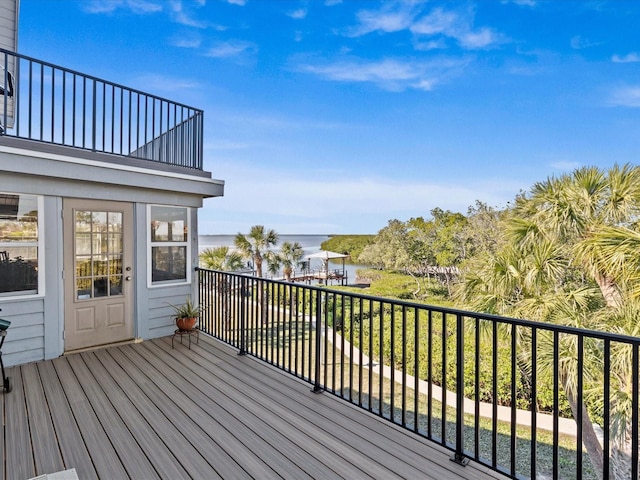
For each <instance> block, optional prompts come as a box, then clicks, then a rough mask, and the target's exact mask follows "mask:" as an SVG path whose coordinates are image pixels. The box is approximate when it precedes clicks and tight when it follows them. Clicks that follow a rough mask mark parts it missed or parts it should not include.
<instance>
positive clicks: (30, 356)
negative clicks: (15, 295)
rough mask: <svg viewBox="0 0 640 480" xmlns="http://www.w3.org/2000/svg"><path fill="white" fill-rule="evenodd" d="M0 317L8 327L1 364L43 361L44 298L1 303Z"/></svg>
mask: <svg viewBox="0 0 640 480" xmlns="http://www.w3.org/2000/svg"><path fill="white" fill-rule="evenodd" d="M0 308H2V312H0V315H1V318H4V319H5V320H9V321H10V322H11V326H10V327H9V329H8V330H7V337H6V339H5V343H4V345H3V347H2V360H3V361H4V365H5V367H6V366H10V365H17V364H20V363H28V362H33V361H36V360H42V359H43V358H44V299H43V298H35V299H29V300H14V301H5V302H2V304H1V306H0Z"/></svg>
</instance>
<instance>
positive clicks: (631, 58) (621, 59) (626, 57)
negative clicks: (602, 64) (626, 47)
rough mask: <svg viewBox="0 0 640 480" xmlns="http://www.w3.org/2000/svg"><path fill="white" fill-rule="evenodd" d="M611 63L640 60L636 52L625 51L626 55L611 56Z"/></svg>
mask: <svg viewBox="0 0 640 480" xmlns="http://www.w3.org/2000/svg"><path fill="white" fill-rule="evenodd" d="M611 61H612V62H613V63H636V62H640V55H638V54H637V53H636V52H631V53H627V54H626V55H614V56H613V57H611Z"/></svg>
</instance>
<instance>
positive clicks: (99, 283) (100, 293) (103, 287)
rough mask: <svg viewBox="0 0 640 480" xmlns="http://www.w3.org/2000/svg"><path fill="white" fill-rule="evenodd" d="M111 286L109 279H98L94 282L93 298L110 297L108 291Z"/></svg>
mask: <svg viewBox="0 0 640 480" xmlns="http://www.w3.org/2000/svg"><path fill="white" fill-rule="evenodd" d="M108 285H109V280H108V279H107V277H98V278H96V279H94V280H93V296H94V297H106V296H107V295H109V292H108V290H107V286H108Z"/></svg>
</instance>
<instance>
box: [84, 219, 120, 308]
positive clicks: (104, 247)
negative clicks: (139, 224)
mask: <svg viewBox="0 0 640 480" xmlns="http://www.w3.org/2000/svg"><path fill="white" fill-rule="evenodd" d="M122 222H123V214H122V212H98V211H87V210H77V211H76V212H75V235H74V237H75V242H76V244H75V249H74V250H75V266H76V268H75V273H76V299H78V300H86V299H90V298H98V297H108V296H118V295H122V294H123V291H122V255H123V240H122Z"/></svg>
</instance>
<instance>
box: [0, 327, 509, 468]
mask: <svg viewBox="0 0 640 480" xmlns="http://www.w3.org/2000/svg"><path fill="white" fill-rule="evenodd" d="M175 347H176V348H171V339H170V338H163V339H157V340H153V341H147V342H142V343H140V344H130V345H124V346H118V347H111V348H105V349H100V350H95V351H90V352H83V353H76V354H73V355H69V356H68V357H62V358H59V359H55V360H53V361H46V362H38V363H36V364H30V365H23V366H20V367H12V368H11V369H9V370H10V372H9V373H10V375H11V379H12V384H13V387H14V390H13V391H12V392H10V393H8V394H4V396H3V398H2V400H3V401H2V405H1V406H0V408H1V409H2V410H4V412H5V416H4V418H5V425H4V437H5V438H4V440H5V442H4V444H3V443H0V446H1V447H2V448H3V451H4V455H5V459H6V460H5V468H6V471H4V472H3V478H8V479H14V478H19V479H27V478H30V477H34V476H36V475H41V474H43V473H53V472H52V471H45V470H51V469H57V470H63V469H70V468H75V469H76V471H77V472H78V474H79V476H80V478H83V479H85V478H86V479H92V478H101V479H119V478H123V479H126V478H134V479H139V478H140V479H155V478H166V479H171V480H173V479H183V478H184V479H189V478H195V479H200V478H207V479H215V478H223V479H226V478H238V479H242V478H256V479H279V478H285V479H303V478H323V479H324V478H327V479H330V478H348V479H360V478H385V479H387V478H389V479H393V478H407V479H418V478H420V479H426V480H453V479H463V480H489V479H496V478H504V477H501V476H500V475H499V474H497V473H494V472H490V471H488V470H487V469H486V468H485V467H481V466H478V465H475V464H472V465H471V466H467V467H461V466H459V465H457V464H455V463H453V462H451V461H450V460H449V457H450V456H451V453H450V452H449V451H447V450H445V449H443V448H442V447H440V446H438V445H436V444H433V443H431V442H428V441H427V440H425V439H423V438H421V437H418V436H417V435H413V434H412V433H411V432H407V431H405V430H403V429H401V428H399V427H397V426H395V425H393V424H391V423H390V422H387V421H385V420H383V419H380V418H379V417H376V416H375V415H372V414H370V413H368V412H366V411H363V410H362V409H359V408H357V407H354V406H352V405H350V404H348V403H347V402H344V401H342V400H340V399H338V398H336V397H335V396H333V395H331V394H327V393H323V394H313V393H311V392H310V385H309V384H308V383H306V382H303V381H301V380H299V379H296V378H294V377H292V376H291V375H288V374H286V373H284V372H282V371H280V370H277V369H275V368H273V367H270V366H268V365H265V364H264V363H261V362H259V361H257V360H255V359H253V358H251V357H247V356H238V355H237V353H236V351H235V350H234V349H232V348H230V347H228V346H226V345H224V344H222V343H219V342H217V341H215V340H213V339H210V338H208V337H206V336H204V335H202V336H201V338H200V342H199V344H198V345H196V344H195V343H194V344H192V346H191V349H189V348H188V345H186V344H185V345H179V344H176V346H175ZM34 436H35V437H34Z"/></svg>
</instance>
